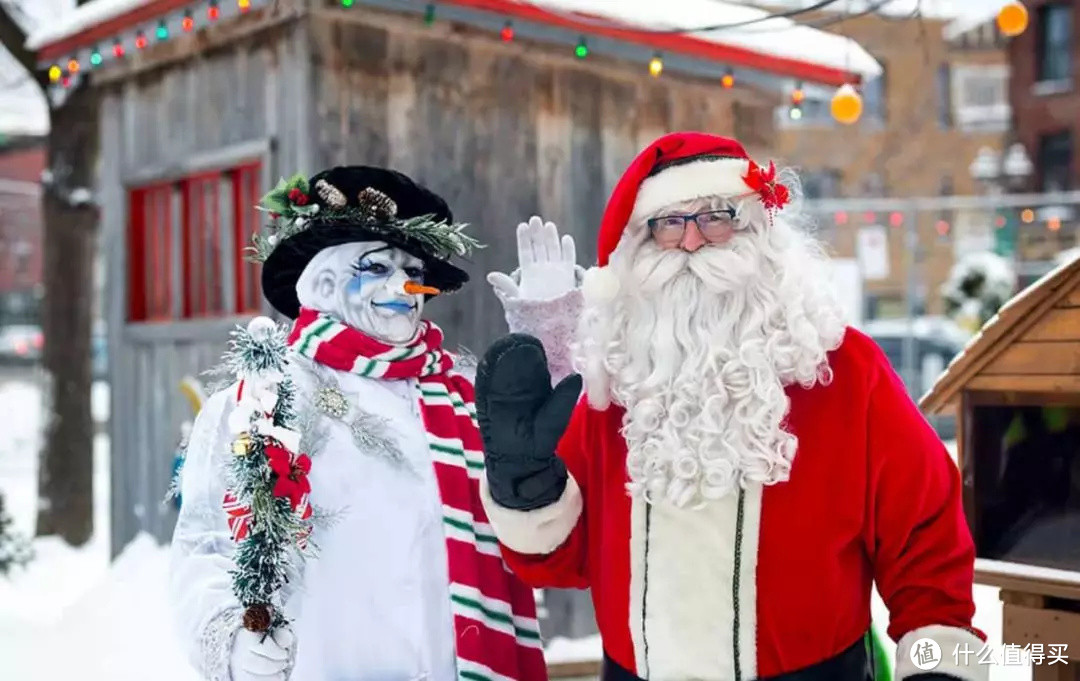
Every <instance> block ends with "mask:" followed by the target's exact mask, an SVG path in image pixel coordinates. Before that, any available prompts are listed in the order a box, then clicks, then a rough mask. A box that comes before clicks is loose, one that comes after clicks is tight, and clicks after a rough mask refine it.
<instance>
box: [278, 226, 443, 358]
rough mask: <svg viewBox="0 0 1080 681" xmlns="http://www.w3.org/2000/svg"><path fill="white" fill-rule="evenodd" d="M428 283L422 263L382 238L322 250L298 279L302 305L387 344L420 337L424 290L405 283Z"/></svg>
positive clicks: (298, 295) (297, 284) (298, 294)
mask: <svg viewBox="0 0 1080 681" xmlns="http://www.w3.org/2000/svg"><path fill="white" fill-rule="evenodd" d="M408 281H412V282H414V283H417V284H422V283H423V282H424V263H423V261H421V260H420V259H419V258H417V257H415V256H412V255H410V254H408V253H406V252H405V251H403V250H401V249H399V248H393V247H391V246H388V245H386V244H385V243H383V242H381V241H358V242H354V243H349V244H342V245H340V246H331V247H330V248H326V249H323V250H322V251H320V252H319V253H318V254H317V255H316V256H315V257H314V258H312V259H311V262H309V263H308V265H307V267H306V268H305V269H304V272H303V273H302V274H301V275H300V279H299V280H298V281H297V282H296V294H297V297H298V298H299V300H300V304H301V305H302V306H303V307H309V308H312V309H315V310H318V311H319V312H323V313H326V314H328V315H330V316H332V317H335V318H337V319H339V320H341V321H343V322H345V323H346V324H348V325H349V326H351V327H353V328H354V329H356V330H358V331H362V332H363V333H366V334H367V335H369V336H371V337H372V338H374V339H376V340H380V341H382V342H384V343H390V344H399V343H406V342H408V341H410V340H412V338H413V337H414V336H415V335H416V331H417V328H418V327H419V326H420V313H421V312H422V311H423V309H424V295H423V294H422V293H417V294H409V293H406V292H405V288H404V286H405V282H408Z"/></svg>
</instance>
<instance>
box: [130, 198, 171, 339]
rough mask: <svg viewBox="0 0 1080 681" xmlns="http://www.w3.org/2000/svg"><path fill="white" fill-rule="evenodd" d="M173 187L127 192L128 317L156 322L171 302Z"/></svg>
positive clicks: (165, 314)
mask: <svg viewBox="0 0 1080 681" xmlns="http://www.w3.org/2000/svg"><path fill="white" fill-rule="evenodd" d="M172 209H173V190H172V186H171V185H167V184H165V185H155V186H150V187H143V188H141V189H137V190H135V191H133V192H131V197H130V227H129V231H128V258H129V262H130V264H129V267H128V318H129V319H131V320H132V321H159V320H164V319H169V318H170V317H172V316H173V315H174V313H175V311H174V310H173V305H172V272H173V269H174V268H173V266H172V261H173V258H172V251H173V243H172V242H173V210H172Z"/></svg>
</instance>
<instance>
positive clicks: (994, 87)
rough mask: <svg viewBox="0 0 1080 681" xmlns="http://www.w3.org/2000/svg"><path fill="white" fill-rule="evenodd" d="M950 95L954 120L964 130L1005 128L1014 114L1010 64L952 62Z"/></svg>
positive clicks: (998, 129) (999, 129)
mask: <svg viewBox="0 0 1080 681" xmlns="http://www.w3.org/2000/svg"><path fill="white" fill-rule="evenodd" d="M950 80H951V87H950V95H951V98H952V115H953V119H954V120H955V123H956V124H957V125H958V126H960V127H961V128H963V129H964V130H983V131H998V132H1000V131H1004V130H1006V129H1008V126H1009V120H1010V118H1011V116H1012V108H1011V107H1010V106H1009V67H1008V66H1005V65H1002V64H994V65H978V66H976V65H968V66H953V67H952V71H951V78H950Z"/></svg>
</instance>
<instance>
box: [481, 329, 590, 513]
mask: <svg viewBox="0 0 1080 681" xmlns="http://www.w3.org/2000/svg"><path fill="white" fill-rule="evenodd" d="M580 394H581V377H580V376H578V375H577V374H571V375H570V376H567V377H566V378H564V379H563V380H562V381H560V382H559V384H558V385H556V386H555V387H554V388H552V387H551V375H550V373H549V372H548V367H547V358H546V357H545V355H544V348H543V346H542V345H541V344H540V341H539V340H537V339H536V338H534V337H532V336H528V335H525V334H510V335H508V336H504V337H503V338H500V339H499V340H497V341H495V343H494V344H493V345H492V346H491V347H490V348H489V349H488V351H487V352H486V353H485V354H484V358H483V360H481V362H480V366H479V367H478V369H477V372H476V412H477V421H478V422H479V424H480V435H481V437H482V438H483V441H484V460H485V463H486V468H487V478H488V488H489V490H490V492H491V498H492V499H494V500H495V501H496V502H497V503H498V504H499V505H501V506H504V507H506V508H510V509H515V510H531V509H535V508H541V507H543V506H547V505H548V504H550V503H553V502H555V501H556V500H558V499H559V497H560V496H561V495H562V492H563V489H565V487H566V478H567V473H566V467H565V466H564V465H563V462H562V460H561V459H559V457H558V456H556V454H555V448H556V446H557V445H558V444H559V440H560V439H561V438H562V435H563V432H565V430H566V426H567V423H569V421H570V415H571V413H572V412H573V411H574V407H575V405H576V404H577V401H578V396H579V395H580Z"/></svg>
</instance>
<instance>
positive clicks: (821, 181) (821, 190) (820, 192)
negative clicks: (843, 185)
mask: <svg viewBox="0 0 1080 681" xmlns="http://www.w3.org/2000/svg"><path fill="white" fill-rule="evenodd" d="M802 190H803V197H804V198H807V199H828V198H832V197H834V196H839V194H840V171H839V170H833V169H831V168H826V169H824V170H807V171H803V173H802Z"/></svg>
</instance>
